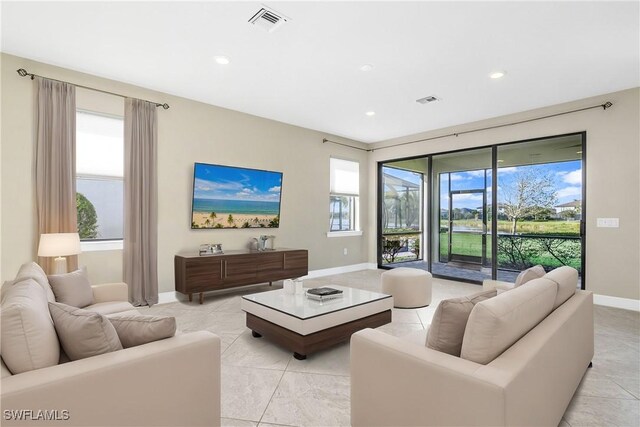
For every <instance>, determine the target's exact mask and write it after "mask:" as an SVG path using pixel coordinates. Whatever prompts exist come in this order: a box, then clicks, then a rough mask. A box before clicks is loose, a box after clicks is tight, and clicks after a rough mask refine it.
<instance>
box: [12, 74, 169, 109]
mask: <svg viewBox="0 0 640 427" xmlns="http://www.w3.org/2000/svg"><path fill="white" fill-rule="evenodd" d="M16 71H17V72H18V74H19V75H20V77H27V76H29V77H31V80H33V79H34V78H36V77H42V78H43V79H49V80H53V81H56V82H60V83H68V84H72V85H74V86H76V87H81V88H83V89H89V90H93V91H95V92H101V93H106V94H108V95H115V96H119V97H121V98H132V97H131V96H125V95H122V94H119V93H115V92H109V91H108V90H102V89H96V88H95V87H89V86H83V85H79V84H75V83H71V82H66V81H64V80H58V79H52V78H49V77H44V76H40V75H38V74H33V73H29V72H27V70H25V69H24V68H20V69H18V70H16ZM136 99H140V98H136ZM142 101H145V102H149V103H151V104H155V106H156V107H162V108H164V109H165V110H168V109H169V104H166V103H165V104H160V103H159V102H153V101H147V100H146V99H142Z"/></svg>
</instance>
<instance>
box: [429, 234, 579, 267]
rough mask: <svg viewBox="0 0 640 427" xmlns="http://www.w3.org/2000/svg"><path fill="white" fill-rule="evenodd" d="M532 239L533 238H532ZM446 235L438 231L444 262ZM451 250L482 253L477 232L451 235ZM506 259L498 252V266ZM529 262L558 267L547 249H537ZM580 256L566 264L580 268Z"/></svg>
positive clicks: (573, 243) (479, 254) (478, 254)
mask: <svg viewBox="0 0 640 427" xmlns="http://www.w3.org/2000/svg"><path fill="white" fill-rule="evenodd" d="M532 240H533V239H532ZM448 244H449V242H448V235H447V233H440V256H441V259H442V260H443V261H445V262H446V260H447V258H448ZM565 244H567V245H579V242H578V241H567V242H566V243H565ZM451 245H452V252H453V253H454V254H457V255H469V256H477V257H480V256H481V255H482V238H481V235H479V234H471V233H454V234H453V236H452V241H451ZM486 257H487V259H491V235H487V253H486ZM506 261H507V257H506V256H505V255H504V254H501V253H500V252H498V267H500V266H504V263H505V262H506ZM529 262H531V264H532V265H535V264H540V265H542V266H544V267H548V268H556V267H560V266H561V265H562V263H560V262H559V261H558V260H557V259H555V258H554V257H553V256H552V255H551V254H550V253H549V252H547V251H539V252H538V253H537V254H536V255H534V256H532V257H530V258H529ZM580 262H581V261H580V256H579V251H578V256H577V257H574V258H571V259H570V261H569V262H568V265H570V266H571V267H574V268H576V269H578V270H579V269H580Z"/></svg>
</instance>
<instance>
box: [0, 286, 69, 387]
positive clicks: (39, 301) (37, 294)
mask: <svg viewBox="0 0 640 427" xmlns="http://www.w3.org/2000/svg"><path fill="white" fill-rule="evenodd" d="M2 290H3V294H4V295H3V298H2V304H1V305H0V327H1V331H0V344H1V345H2V359H3V361H4V363H5V364H6V365H7V368H9V370H10V371H11V373H13V374H20V373H22V372H27V371H32V370H34V369H40V368H46V367H49V366H54V365H57V364H58V358H59V356H60V343H59V342H58V337H57V335H56V330H55V329H54V327H53V322H52V321H51V317H50V316H49V310H48V308H47V304H48V301H47V295H46V293H45V292H44V291H43V290H42V287H41V286H40V285H39V284H38V282H36V281H35V280H33V279H26V280H22V281H20V282H16V283H14V284H12V285H11V286H9V287H8V288H6V289H2Z"/></svg>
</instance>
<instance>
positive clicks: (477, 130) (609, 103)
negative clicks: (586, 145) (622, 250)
mask: <svg viewBox="0 0 640 427" xmlns="http://www.w3.org/2000/svg"><path fill="white" fill-rule="evenodd" d="M612 106H613V103H611V102H610V101H607V102H605V103H604V104H598V105H592V106H591V107H585V108H578V109H576V110H570V111H563V112H562V113H555V114H549V115H547V116H541V117H534V118H532V119H526V120H520V121H518V122H512V123H504V124H501V125H495V126H487V127H484V128H478V129H471V130H465V131H462V132H453V133H449V134H446V135H440V136H433V137H431V138H423V139H416V140H415V141H407V142H401V143H399V144H392V145H386V146H384V147H378V148H370V149H365V148H360V147H354V146H353V145H347V144H342V143H340V142H336V141H331V140H328V139H326V138H325V139H323V140H322V143H325V142H330V143H332V144H338V145H342V146H345V147H349V148H355V149H356V150H362V151H368V152H373V151H377V150H383V149H385V148H393V147H400V146H402V145H409V144H415V143H418V142H425V141H432V140H434V139H441V138H448V137H451V136H456V137H457V136H458V135H464V134H467V133H473V132H480V131H483V130H491V129H498V128H502V127H506V126H513V125H519V124H522V123H528V122H534V121H536V120H543V119H549V118H551V117H557V116H563V115H565V114H571V113H578V112H580V111H586V110H592V109H594V108H602V109H603V110H606V109H607V108H610V107H612Z"/></svg>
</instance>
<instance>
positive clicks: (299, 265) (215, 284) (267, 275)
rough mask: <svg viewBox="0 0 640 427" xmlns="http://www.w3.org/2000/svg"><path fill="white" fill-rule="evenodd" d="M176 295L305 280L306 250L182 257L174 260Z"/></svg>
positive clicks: (190, 296)
mask: <svg viewBox="0 0 640 427" xmlns="http://www.w3.org/2000/svg"><path fill="white" fill-rule="evenodd" d="M174 269H175V281H176V291H178V292H180V293H183V294H186V295H189V301H191V300H192V298H193V294H195V293H200V304H202V302H203V299H204V294H203V292H208V291H215V290H219V289H227V288H234V287H237V286H244V285H252V284H257V283H264V282H269V284H271V282H273V281H275V280H283V279H291V278H294V277H300V276H305V275H306V274H307V273H308V272H309V260H308V252H307V250H305V249H273V250H268V251H263V252H260V251H227V252H225V253H224V254H219V255H202V256H200V255H198V254H197V253H194V254H181V255H176V256H175V259H174Z"/></svg>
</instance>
